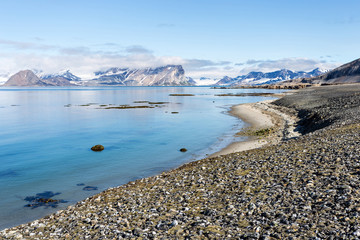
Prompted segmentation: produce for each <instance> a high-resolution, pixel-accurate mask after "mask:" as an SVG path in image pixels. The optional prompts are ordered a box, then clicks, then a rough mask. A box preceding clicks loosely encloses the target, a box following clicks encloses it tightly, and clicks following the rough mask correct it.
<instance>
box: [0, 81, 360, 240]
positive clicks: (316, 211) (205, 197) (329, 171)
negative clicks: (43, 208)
mask: <svg viewBox="0 0 360 240" xmlns="http://www.w3.org/2000/svg"><path fill="white" fill-rule="evenodd" d="M354 86H356V88H357V90H353V89H355V87H354ZM349 88H350V90H349ZM359 92H360V87H359V85H353V86H351V87H346V86H345V87H344V86H332V87H321V88H312V89H306V90H303V91H299V92H298V93H295V94H293V95H290V96H286V97H284V98H283V99H280V100H278V101H276V102H275V104H277V105H279V106H282V107H289V111H290V110H291V111H292V110H293V109H296V110H297V111H298V113H299V116H301V118H302V122H301V123H302V124H303V126H302V130H303V132H304V133H305V134H304V135H302V136H300V137H298V138H296V139H291V140H288V141H282V142H280V143H279V144H277V145H272V146H268V147H264V148H260V149H255V150H249V151H245V152H240V153H233V154H229V155H225V156H220V157H214V158H207V159H203V160H200V161H196V162H191V163H188V164H185V165H183V166H181V167H179V168H177V169H174V170H172V171H169V172H164V173H162V174H160V175H158V176H153V177H149V178H144V179H139V180H136V181H134V182H129V183H128V184H125V185H123V186H120V187H116V188H111V189H108V190H106V191H104V192H102V193H100V194H97V195H95V196H93V197H90V198H88V199H86V200H84V201H81V202H79V203H77V204H76V205H75V206H69V207H68V208H67V209H66V210H62V211H59V212H57V213H55V214H52V215H50V216H47V217H45V218H42V219H39V220H36V221H34V222H31V223H28V224H23V225H20V226H17V227H15V228H10V229H5V230H3V231H1V232H0V238H5V239H169V238H170V239H360V190H359V186H360V148H359V145H360V135H359V132H360V121H359V116H360V114H359V111H360V110H359V108H360V104H359V103H360V94H359ZM333 93H335V94H333Z"/></svg>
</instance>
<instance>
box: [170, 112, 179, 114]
mask: <svg viewBox="0 0 360 240" xmlns="http://www.w3.org/2000/svg"><path fill="white" fill-rule="evenodd" d="M178 113H179V112H171V114H178Z"/></svg>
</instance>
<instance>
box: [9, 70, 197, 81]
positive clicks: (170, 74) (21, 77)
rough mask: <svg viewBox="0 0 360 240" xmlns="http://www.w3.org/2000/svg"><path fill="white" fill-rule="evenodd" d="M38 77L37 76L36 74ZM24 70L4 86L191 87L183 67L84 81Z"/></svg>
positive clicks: (99, 74) (110, 73) (104, 74)
mask: <svg viewBox="0 0 360 240" xmlns="http://www.w3.org/2000/svg"><path fill="white" fill-rule="evenodd" d="M35 73H36V74H35ZM35 73H34V72H33V71H31V70H24V71H20V72H18V73H16V74H15V75H13V76H11V77H10V78H9V80H8V81H7V82H6V83H5V84H4V85H3V86H191V85H194V84H195V82H194V81H193V80H192V79H191V78H187V77H185V71H184V69H183V68H182V66H181V65H167V66H163V67H158V68H144V69H129V68H110V69H108V70H106V71H98V72H95V78H94V79H91V80H86V81H83V80H82V79H81V78H79V77H77V76H75V75H74V74H72V73H71V72H70V71H69V70H66V71H62V72H60V73H57V74H43V73H42V71H35Z"/></svg>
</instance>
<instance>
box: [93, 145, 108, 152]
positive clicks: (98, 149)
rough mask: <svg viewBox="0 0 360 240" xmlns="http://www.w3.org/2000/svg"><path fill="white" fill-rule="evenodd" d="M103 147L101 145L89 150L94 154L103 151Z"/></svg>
mask: <svg viewBox="0 0 360 240" xmlns="http://www.w3.org/2000/svg"><path fill="white" fill-rule="evenodd" d="M104 149H105V148H104V146H103V145H95V146H93V147H92V148H91V150H93V151H94V152H101V151H102V150H104Z"/></svg>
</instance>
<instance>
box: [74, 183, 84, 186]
mask: <svg viewBox="0 0 360 240" xmlns="http://www.w3.org/2000/svg"><path fill="white" fill-rule="evenodd" d="M76 186H85V183H78V184H76Z"/></svg>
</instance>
